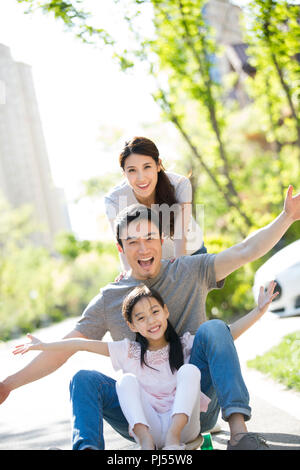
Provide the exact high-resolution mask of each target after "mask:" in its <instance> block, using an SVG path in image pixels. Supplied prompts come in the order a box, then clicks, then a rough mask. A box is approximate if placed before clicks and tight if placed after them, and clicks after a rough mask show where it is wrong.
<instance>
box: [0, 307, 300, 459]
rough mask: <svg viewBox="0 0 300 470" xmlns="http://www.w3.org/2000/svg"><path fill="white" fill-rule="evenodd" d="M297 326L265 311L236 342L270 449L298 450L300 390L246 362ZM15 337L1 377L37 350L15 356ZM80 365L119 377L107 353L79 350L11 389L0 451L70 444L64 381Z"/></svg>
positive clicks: (113, 444) (0, 353)
mask: <svg viewBox="0 0 300 470" xmlns="http://www.w3.org/2000/svg"><path fill="white" fill-rule="evenodd" d="M74 323H75V319H68V320H66V321H65V322H62V323H60V324H58V325H53V326H51V327H48V328H45V329H43V330H40V331H39V332H38V334H39V336H40V337H41V338H44V339H47V340H50V339H57V338H59V337H62V336H63V335H64V334H65V333H67V332H69V331H70V330H71V329H72V328H73V326H74ZM296 330H300V317H293V318H286V319H278V318H275V317H274V316H273V315H271V314H266V315H265V316H264V317H263V318H262V319H261V320H260V321H259V322H258V323H257V324H256V325H254V326H253V327H252V328H251V329H250V330H248V332H246V333H245V334H244V335H243V336H241V337H240V338H239V339H238V340H237V342H236V347H237V350H238V353H239V357H240V360H241V366H242V370H243V375H244V378H245V381H246V383H247V386H248V389H249V392H250V396H251V406H252V409H253V417H252V419H251V421H250V422H249V423H248V428H249V430H250V431H258V432H261V433H262V434H263V435H264V436H265V437H266V438H267V440H268V442H269V444H270V447H271V449H285V450H294V449H298V450H300V394H299V393H295V392H291V391H287V390H285V388H284V387H283V386H281V385H278V384H276V383H274V382H273V381H271V380H270V379H266V378H265V377H264V376H262V375H261V374H260V373H258V372H255V371H250V370H248V369H247V367H246V365H245V363H246V361H247V360H248V359H251V358H252V357H255V356H256V355H257V354H261V353H263V352H264V351H266V350H268V349H269V348H270V347H271V346H272V345H273V344H276V343H278V342H279V341H280V338H281V337H282V336H284V335H285V334H287V333H288V332H292V331H296ZM19 342H20V339H18V340H16V341H11V342H9V343H6V344H0V364H1V367H0V379H2V378H4V377H6V375H8V374H11V373H14V372H15V371H16V370H18V369H19V368H21V367H23V366H24V365H25V364H26V363H27V362H29V361H30V360H31V359H32V358H33V357H34V354H36V353H34V352H32V353H30V354H27V355H25V356H23V357H14V356H13V355H12V354H11V350H12V347H13V345H14V344H17V343H19ZM79 369H98V370H101V371H102V372H104V373H106V374H109V375H111V376H114V377H117V374H116V373H115V372H114V371H113V369H112V367H111V365H110V360H109V358H104V357H101V356H97V355H92V354H88V353H77V354H76V355H75V356H73V357H72V358H71V359H70V360H69V361H68V363H67V364H66V365H64V366H63V367H62V368H60V369H59V370H58V371H56V372H55V373H54V374H52V375H50V376H48V377H45V378H44V379H42V380H39V381H37V382H34V383H32V384H29V385H26V386H25V387H22V388H20V389H18V390H15V391H14V392H13V394H12V395H11V396H10V397H9V398H8V400H7V401H6V402H5V403H4V404H3V405H1V406H0V450H4V449H7V450H11V449H14V450H17V449H20V450H21V449H33V450H34V449H39V450H46V449H48V448H49V447H53V446H55V447H60V448H61V449H66V450H67V449H70V448H71V444H70V431H71V426H70V407H69V397H68V384H69V380H70V378H71V377H72V376H73V374H74V373H75V372H76V371H77V370H79ZM220 424H221V425H222V432H220V433H218V434H215V435H213V443H214V448H216V449H225V448H226V442H227V440H228V425H227V424H226V423H224V422H223V421H222V420H220ZM105 436H106V448H107V449H126V450H130V449H134V448H136V446H135V445H134V444H132V443H130V442H129V441H127V440H125V439H123V438H121V437H120V436H119V435H117V434H116V433H115V432H114V431H113V430H112V429H111V428H110V426H108V425H105Z"/></svg>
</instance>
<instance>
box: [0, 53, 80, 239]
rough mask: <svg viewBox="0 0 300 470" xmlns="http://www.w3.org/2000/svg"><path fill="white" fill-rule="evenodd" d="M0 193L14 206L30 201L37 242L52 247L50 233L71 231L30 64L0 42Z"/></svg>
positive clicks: (52, 234)
mask: <svg viewBox="0 0 300 470" xmlns="http://www.w3.org/2000/svg"><path fill="white" fill-rule="evenodd" d="M0 83H1V86H0V92H1V94H0V192H1V193H2V194H3V196H4V197H5V198H6V199H7V200H8V202H9V203H10V204H11V205H12V206H13V207H20V206H22V205H24V204H27V205H28V204H30V205H31V206H32V210H33V216H34V219H35V220H36V222H37V223H38V224H39V225H40V226H41V227H42V230H41V232H37V233H35V234H34V241H35V242H36V243H38V244H42V245H45V246H47V247H49V248H51V247H53V240H54V237H55V234H57V233H58V232H59V231H61V230H68V231H70V230H71V226H70V221H69V216H68V210H67V204H66V201H65V196H64V193H63V190H62V189H60V188H57V187H55V186H54V184H53V181H52V176H51V170H50V166H49V161H48V154H47V149H46V144H45V138H44V134H43V129H42V124H41V119H40V114H39V109H38V102H37V98H36V94H35V90H34V84H33V78H32V73H31V67H30V66H29V65H27V64H24V63H20V62H16V61H14V60H13V58H12V56H11V53H10V49H9V48H8V47H7V46H4V45H2V44H0Z"/></svg>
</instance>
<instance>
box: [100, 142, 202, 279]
mask: <svg viewBox="0 0 300 470" xmlns="http://www.w3.org/2000/svg"><path fill="white" fill-rule="evenodd" d="M119 163H120V166H121V168H122V170H123V174H124V176H125V178H126V181H125V182H124V183H122V184H120V185H119V186H116V187H115V188H113V189H112V190H111V192H110V193H109V194H108V195H107V196H106V197H105V198H104V203H105V210H106V215H107V217H108V220H109V222H110V224H111V226H112V228H113V231H114V222H115V219H116V216H117V215H118V213H119V212H120V211H121V210H122V209H124V208H125V207H127V206H129V205H131V204H136V203H138V202H140V203H141V204H144V205H146V206H148V207H151V208H152V209H156V210H158V207H159V208H160V213H161V217H162V223H163V232H164V235H165V238H164V244H163V247H162V257H163V258H165V259H170V258H174V257H175V258H177V257H179V256H182V255H186V254H188V255H192V254H199V253H206V252H207V250H206V248H205V247H204V245H203V238H202V231H201V229H200V227H199V225H198V224H197V223H196V222H195V220H194V218H193V217H192V213H191V202H192V187H191V183H190V181H189V180H188V178H186V177H184V176H180V175H177V174H175V173H170V172H166V171H165V170H164V167H163V165H162V161H161V159H160V158H159V151H158V149H157V147H156V145H155V144H154V143H153V142H152V141H151V140H150V139H147V138H146V137H134V138H133V139H132V140H131V141H129V142H126V144H125V147H124V149H123V150H122V152H121V154H120V157H119ZM120 259H121V264H122V265H123V267H124V269H125V270H128V269H129V265H128V263H127V260H126V257H125V255H124V254H123V253H120Z"/></svg>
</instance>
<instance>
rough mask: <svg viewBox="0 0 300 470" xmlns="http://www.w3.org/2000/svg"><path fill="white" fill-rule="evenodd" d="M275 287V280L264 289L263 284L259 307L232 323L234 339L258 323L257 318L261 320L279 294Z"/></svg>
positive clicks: (260, 291) (231, 328)
mask: <svg viewBox="0 0 300 470" xmlns="http://www.w3.org/2000/svg"><path fill="white" fill-rule="evenodd" d="M275 287H276V282H275V281H271V282H270V284H269V286H268V288H267V289H266V290H264V288H263V286H261V287H260V290H259V296H258V302H257V307H255V308H254V309H253V310H251V312H249V313H248V314H247V315H245V316H244V317H242V318H240V319H239V320H237V321H235V322H234V323H232V325H230V331H231V334H232V337H233V339H234V340H236V339H237V338H238V337H239V336H240V335H241V334H242V333H244V332H245V331H246V330H248V328H250V326H252V325H253V324H254V323H256V322H257V320H259V319H260V318H261V317H262V316H263V315H264V314H265V313H266V311H267V310H268V308H269V306H270V304H271V302H272V301H273V300H274V299H275V298H276V297H277V295H278V294H279V292H278V291H277V292H274V289H275Z"/></svg>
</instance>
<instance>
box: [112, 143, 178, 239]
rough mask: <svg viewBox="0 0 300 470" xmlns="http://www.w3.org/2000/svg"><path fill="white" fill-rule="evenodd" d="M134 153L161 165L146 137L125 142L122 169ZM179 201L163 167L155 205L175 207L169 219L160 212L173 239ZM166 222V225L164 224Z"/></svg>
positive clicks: (121, 159)
mask: <svg viewBox="0 0 300 470" xmlns="http://www.w3.org/2000/svg"><path fill="white" fill-rule="evenodd" d="M132 153H137V154H141V155H146V156H148V157H151V158H153V160H154V161H155V163H156V164H157V165H158V164H159V151H158V148H157V147H156V145H155V144H154V142H152V140H150V139H147V138H146V137H133V139H131V140H130V141H129V142H125V146H124V148H123V150H122V152H121V153H120V156H119V162H120V166H121V168H123V170H124V167H125V160H126V158H127V157H129V155H131V154H132ZM177 203H178V201H177V199H176V197H175V188H174V186H173V185H172V184H171V182H170V180H169V178H168V176H167V175H166V173H165V170H164V168H163V166H162V165H161V170H160V171H159V173H158V179H157V184H156V190H155V204H159V206H161V205H163V204H167V205H168V206H169V207H171V206H173V208H172V211H170V213H169V217H164V218H163V217H162V212H160V217H161V218H163V220H162V224H163V228H164V231H165V232H166V233H169V234H170V236H171V237H173V235H174V220H175V217H174V207H176V206H174V205H175V204H177ZM164 221H165V223H164Z"/></svg>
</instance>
